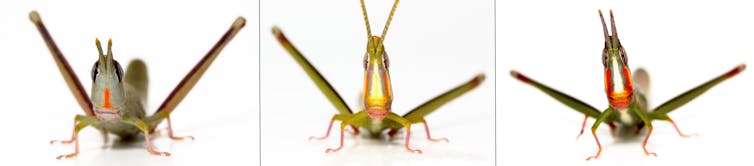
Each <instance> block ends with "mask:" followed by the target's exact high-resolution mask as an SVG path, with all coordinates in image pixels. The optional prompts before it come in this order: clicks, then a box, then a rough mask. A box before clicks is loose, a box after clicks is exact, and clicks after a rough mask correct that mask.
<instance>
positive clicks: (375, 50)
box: [360, 0, 398, 122]
mask: <svg viewBox="0 0 754 166" xmlns="http://www.w3.org/2000/svg"><path fill="white" fill-rule="evenodd" d="M360 2H361V11H362V13H363V14H364V22H365V24H366V28H367V38H368V40H369V41H368V42H367V53H366V54H365V55H364V108H366V112H367V114H368V115H369V117H370V118H372V121H377V122H379V121H382V119H385V117H386V116H387V114H388V112H390V106H391V104H392V103H393V92H392V89H391V87H390V72H388V67H389V64H390V61H389V60H388V58H387V53H385V46H384V45H383V41H385V35H386V34H387V29H388V27H389V26H390V21H391V20H393V14H395V9H396V8H397V7H398V0H396V1H395V2H394V3H393V8H392V9H391V10H390V15H389V16H388V18H387V22H386V23H385V28H384V29H383V30H382V36H372V32H371V31H372V30H371V28H370V26H369V19H368V16H367V9H366V5H364V0H361V1H360Z"/></svg>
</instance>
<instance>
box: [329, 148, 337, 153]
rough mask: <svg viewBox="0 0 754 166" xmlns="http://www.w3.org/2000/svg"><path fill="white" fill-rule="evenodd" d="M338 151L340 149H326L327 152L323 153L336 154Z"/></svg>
mask: <svg viewBox="0 0 754 166" xmlns="http://www.w3.org/2000/svg"><path fill="white" fill-rule="evenodd" d="M339 150H340V148H338V149H327V150H325V153H335V152H337V151H339Z"/></svg>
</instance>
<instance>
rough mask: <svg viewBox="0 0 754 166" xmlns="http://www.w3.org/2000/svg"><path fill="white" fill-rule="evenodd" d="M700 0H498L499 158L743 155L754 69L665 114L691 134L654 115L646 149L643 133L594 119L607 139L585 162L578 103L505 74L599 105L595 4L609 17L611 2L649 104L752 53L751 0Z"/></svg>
mask: <svg viewBox="0 0 754 166" xmlns="http://www.w3.org/2000/svg"><path fill="white" fill-rule="evenodd" d="M703 2H707V3H700V2H696V1H620V2H616V1H557V0H552V1H550V0H536V1H515V2H511V1H498V4H497V6H498V8H497V11H498V12H497V34H498V36H497V48H498V51H497V57H498V59H497V60H498V61H497V64H496V65H497V66H498V72H497V74H498V83H499V84H498V86H497V87H498V91H497V96H498V104H497V112H498V114H497V115H498V118H497V121H498V123H497V125H498V127H497V129H498V133H497V140H498V157H499V158H498V161H499V165H554V164H557V165H583V164H595V165H668V164H669V165H687V164H693V165H712V164H723V165H751V164H752V163H753V162H752V161H751V160H750V155H751V150H752V148H754V143H752V141H751V139H752V134H751V130H750V129H751V127H750V126H751V123H749V122H750V119H751V116H752V115H754V114H752V111H751V107H750V105H749V104H748V103H751V97H750V93H751V85H752V83H754V82H752V71H750V70H751V69H748V70H747V71H744V72H743V73H741V74H740V75H738V76H736V77H735V78H732V79H730V80H728V81H726V82H723V83H721V84H719V85H718V86H717V87H715V88H712V89H711V90H709V91H708V92H707V93H705V94H704V95H702V96H701V97H699V98H697V99H696V100H694V101H693V102H691V103H689V104H687V105H685V106H683V107H681V108H679V109H678V110H676V111H675V112H672V113H670V114H669V115H670V117H672V118H673V119H674V120H675V121H676V123H677V124H678V125H679V127H680V128H681V130H682V131H684V132H687V133H699V134H700V136H699V137H692V138H680V137H679V136H678V135H677V134H676V133H675V130H674V129H673V127H672V125H670V124H669V123H667V122H664V121H655V122H654V123H653V124H654V126H655V132H654V133H653V134H652V136H651V137H650V139H649V144H648V145H647V148H648V149H649V150H650V151H654V152H656V153H657V155H658V157H656V158H655V157H647V156H644V153H643V152H642V149H641V139H635V140H633V139H632V140H616V139H614V137H612V136H611V135H610V134H609V129H608V127H607V126H606V125H602V126H601V127H600V128H599V129H598V130H597V132H598V135H599V137H600V140H601V141H602V143H603V148H604V151H603V153H602V156H601V157H600V158H599V159H598V160H597V161H590V162H586V161H585V159H586V158H587V157H588V156H590V155H594V153H595V152H596V151H597V146H596V145H595V143H594V139H593V138H592V135H591V133H589V132H588V128H587V132H585V134H584V135H583V136H582V137H581V138H580V139H578V140H577V139H576V135H577V134H578V131H579V127H581V121H582V119H583V115H582V114H579V113H578V112H576V111H573V110H571V109H570V108H568V107H566V106H564V105H563V104H560V103H559V102H557V101H556V100H554V99H552V98H551V97H549V96H547V95H545V94H544V93H542V92H541V91H539V90H537V89H536V88H533V87H531V86H528V85H526V84H523V83H521V82H519V81H517V80H515V79H513V78H512V77H511V76H510V74H509V70H510V69H516V70H518V71H520V72H522V73H524V74H526V75H528V76H530V77H531V78H532V79H535V80H538V81H540V82H542V83H544V84H547V85H550V86H552V87H554V88H555V89H558V90H560V91H562V92H565V93H568V94H570V95H572V96H574V97H576V98H578V99H581V100H582V101H584V102H586V103H588V104H590V105H592V106H594V107H596V108H598V109H600V110H602V109H605V108H606V107H607V105H608V103H607V100H606V97H605V92H604V89H603V86H604V85H603V84H604V82H603V81H602V80H603V74H602V70H603V67H602V65H601V62H600V58H601V57H600V56H601V51H602V48H603V42H604V40H603V39H604V37H603V34H602V25H601V23H600V20H599V15H598V14H597V9H602V10H603V12H605V16H606V17H607V16H608V13H607V12H608V10H609V9H610V8H612V9H613V10H614V13H615V19H616V25H617V29H618V36H619V37H620V39H621V43H622V44H623V45H624V46H625V48H626V51H627V53H628V57H629V58H628V63H629V66H630V67H631V69H634V70H635V69H638V68H639V67H644V68H645V69H647V70H648V71H649V74H650V75H651V76H650V77H652V78H651V79H652V82H651V84H652V85H651V88H652V90H651V97H650V104H651V105H652V106H653V107H654V106H657V105H659V104H661V103H663V102H665V101H667V100H669V99H670V98H672V97H674V96H676V95H678V94H680V93H683V92H685V91H686V90H688V89H691V88H692V87H695V86H697V85H699V84H701V83H703V82H705V81H708V80H710V79H712V78H713V77H716V76H718V75H720V74H722V73H724V72H727V71H728V70H730V69H733V68H734V67H735V66H736V65H738V64H741V63H748V64H749V65H751V63H752V62H754V61H752V60H753V59H754V56H753V55H752V54H751V51H750V50H751V48H752V44H753V43H752V42H751V40H750V39H752V37H754V33H752V31H751V30H752V29H754V26H752V23H751V21H750V20H751V18H752V16H754V12H752V10H750V7H751V5H750V4H746V3H739V1H714V2H713V1H703ZM741 2H743V1H741ZM606 19H608V21H609V17H608V18H606ZM608 26H609V23H608ZM593 121H594V119H590V120H589V121H588V123H587V124H588V125H589V126H588V127H590V126H591V124H592V123H593Z"/></svg>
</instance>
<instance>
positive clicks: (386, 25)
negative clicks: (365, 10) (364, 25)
mask: <svg viewBox="0 0 754 166" xmlns="http://www.w3.org/2000/svg"><path fill="white" fill-rule="evenodd" d="M362 1H364V0H362ZM398 2H400V0H395V3H393V9H391V10H390V16H388V17H387V23H385V29H382V36H380V44H379V45H382V41H384V40H385V35H387V27H389V26H390V21H392V20H393V14H395V9H396V8H398ZM364 16H366V15H364Z"/></svg>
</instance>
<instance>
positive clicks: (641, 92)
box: [511, 10, 746, 160]
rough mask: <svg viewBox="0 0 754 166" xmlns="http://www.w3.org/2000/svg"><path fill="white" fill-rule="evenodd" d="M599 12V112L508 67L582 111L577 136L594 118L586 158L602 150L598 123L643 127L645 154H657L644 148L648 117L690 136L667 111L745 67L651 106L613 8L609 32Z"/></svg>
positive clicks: (649, 131) (646, 78) (645, 83)
mask: <svg viewBox="0 0 754 166" xmlns="http://www.w3.org/2000/svg"><path fill="white" fill-rule="evenodd" d="M599 14H600V20H602V29H603V32H604V36H605V48H604V49H603V50H602V65H603V67H604V68H605V71H604V75H605V93H606V94H607V99H608V102H609V103H610V104H609V107H608V108H607V109H605V110H604V111H602V112H600V111H599V110H597V109H596V108H594V107H592V106H590V105H588V104H586V103H584V102H582V101H580V100H578V99H576V98H574V97H571V96H569V95H567V94H565V93H562V92H560V91H557V90H555V89H552V88H550V87H548V86H546V85H544V84H541V83H539V82H537V81H535V80H533V79H531V78H529V77H527V76H524V75H523V74H521V73H519V72H518V71H515V70H512V71H511V75H512V76H513V77H514V78H516V79H518V80H519V81H521V82H524V83H526V84H528V85H531V86H534V87H535V88H537V89H539V90H541V91H542V92H544V93H546V94H547V95H549V96H551V97H553V98H555V99H556V100H558V101H559V102H561V103H563V104H565V105H567V106H568V107H571V108H572V109H575V110H576V111H579V112H581V113H583V114H584V121H583V122H582V125H581V132H580V133H579V136H580V135H582V134H583V133H584V128H585V127H586V120H587V119H588V118H589V117H592V118H596V119H597V120H596V121H595V122H594V124H593V125H592V135H593V136H594V140H595V141H596V142H597V147H598V150H597V153H596V154H595V155H594V156H590V157H588V158H587V159H586V160H591V159H597V158H598V157H599V156H600V153H601V152H602V145H601V144H600V141H599V138H597V133H596V131H597V128H598V127H599V126H600V124H602V123H606V124H608V125H609V126H610V129H611V130H612V131H614V130H615V128H616V127H621V129H636V134H637V135H638V134H639V132H640V131H641V129H642V128H644V127H646V128H647V135H646V136H645V137H644V141H643V143H642V149H643V150H644V154H645V155H647V156H649V155H652V156H657V154H656V153H654V152H650V151H648V150H647V147H646V145H647V141H648V140H649V136H650V135H651V134H652V129H653V127H652V123H651V122H652V120H664V121H668V122H670V124H672V125H673V127H674V128H675V130H676V132H677V133H678V135H680V136H681V137H689V136H691V135H688V134H683V133H682V132H681V130H680V129H678V126H677V125H676V124H675V122H674V121H673V119H671V118H670V117H669V116H668V113H670V112H672V111H673V110H676V109H677V108H679V107H681V106H683V105H684V104H686V103H688V102H690V101H691V100H693V99H695V98H696V97H698V96H699V95H701V94H702V93H704V92H706V91H707V90H709V89H710V88H712V87H714V86H715V85H717V84H719V83H721V82H723V81H725V80H727V79H729V78H731V77H733V76H735V75H737V74H738V73H740V72H741V71H743V70H744V69H745V68H746V65H745V64H740V65H738V66H736V68H734V69H732V70H730V71H728V72H726V73H724V74H722V75H720V76H718V77H715V78H714V79H712V80H710V81H708V82H705V83H704V84H701V85H699V86H697V87H695V88H693V89H691V90H688V91H686V92H684V93H682V94H681V95H678V96H676V97H675V98H673V99H670V100H669V101H667V102H665V103H663V104H661V105H660V106H658V107H656V108H654V109H653V110H651V109H649V106H648V104H647V96H646V95H647V94H648V92H649V75H648V74H647V71H646V70H644V69H642V68H639V69H637V70H636V71H635V72H634V75H631V72H630V69H629V68H628V59H627V54H626V51H625V50H624V48H623V46H622V45H621V43H620V40H618V32H617V31H616V28H615V19H614V17H613V11H612V10H610V24H611V30H612V35H610V34H608V30H607V24H605V19H604V17H603V16H602V11H601V10H600V11H599ZM632 76H633V77H632ZM634 81H636V82H635V83H637V84H636V85H634V84H633V83H634ZM616 124H617V126H616Z"/></svg>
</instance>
